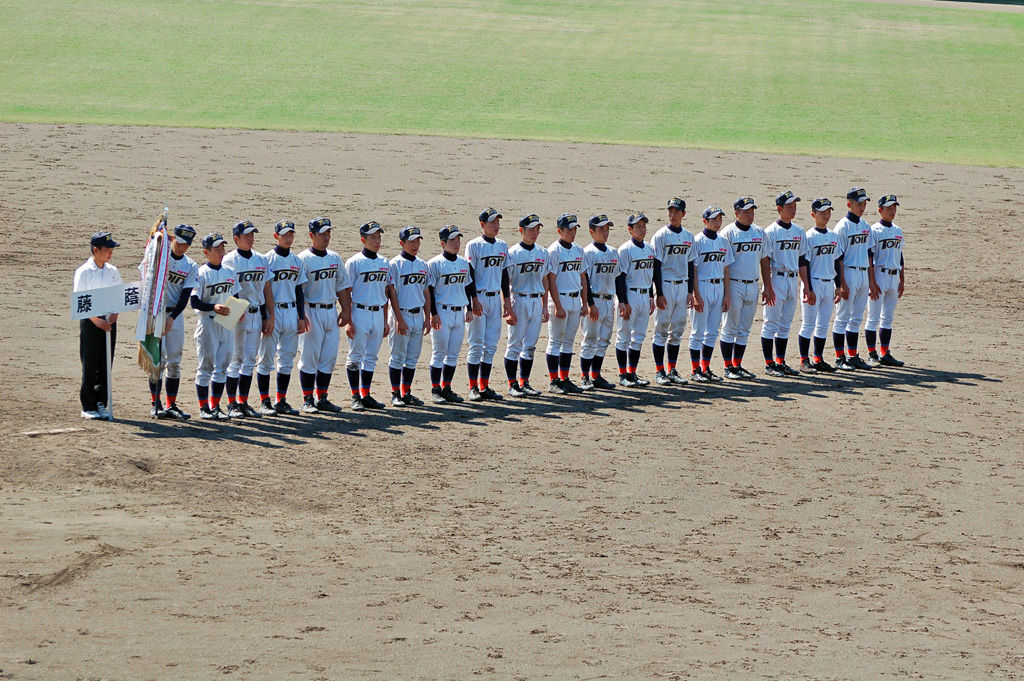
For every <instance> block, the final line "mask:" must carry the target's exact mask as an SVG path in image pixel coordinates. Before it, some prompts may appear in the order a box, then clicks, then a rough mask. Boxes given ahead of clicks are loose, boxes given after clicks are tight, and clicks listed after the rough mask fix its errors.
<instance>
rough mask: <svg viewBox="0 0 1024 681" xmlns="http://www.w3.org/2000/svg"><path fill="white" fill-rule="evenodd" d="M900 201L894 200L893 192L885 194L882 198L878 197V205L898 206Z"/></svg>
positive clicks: (881, 206)
mask: <svg viewBox="0 0 1024 681" xmlns="http://www.w3.org/2000/svg"><path fill="white" fill-rule="evenodd" d="M898 205H900V202H899V201H897V200H896V195H895V194H886V195H885V196H883V197H882V198H880V199H878V207H879V208H885V207H886V206H898Z"/></svg>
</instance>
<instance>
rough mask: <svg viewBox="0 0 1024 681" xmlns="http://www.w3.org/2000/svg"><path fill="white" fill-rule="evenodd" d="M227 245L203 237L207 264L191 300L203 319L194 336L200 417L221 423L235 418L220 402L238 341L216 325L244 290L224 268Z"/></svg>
mask: <svg viewBox="0 0 1024 681" xmlns="http://www.w3.org/2000/svg"><path fill="white" fill-rule="evenodd" d="M226 243H227V242H226V241H224V237H222V236H221V235H220V234H207V235H206V236H205V237H203V255H205V256H206V262H205V263H203V264H202V265H200V266H199V269H198V270H197V271H196V280H195V283H196V285H195V288H193V289H192V296H191V298H190V299H189V301H190V303H191V305H192V308H193V309H194V310H195V311H196V313H197V314H198V316H199V321H198V323H197V324H196V331H195V334H194V335H195V339H196V360H197V364H198V366H197V367H196V394H197V395H198V396H199V416H200V417H201V418H204V419H212V420H218V421H223V420H227V419H229V418H231V417H230V416H228V415H227V414H225V413H224V412H223V411H222V410H221V408H220V399H221V396H222V395H223V394H224V383H225V380H226V378H227V370H228V364H229V363H230V362H231V353H232V352H233V350H234V338H233V334H232V332H231V331H229V330H228V329H226V328H225V327H224V326H222V325H220V324H218V323H217V322H216V321H215V316H216V315H223V316H227V315H228V314H230V313H231V310H230V308H229V307H228V306H227V305H225V304H224V302H225V301H226V300H227V299H228V298H231V297H232V296H234V295H235V294H237V293H241V290H242V289H241V287H240V286H239V285H238V278H237V277H236V275H235V271H234V270H233V269H231V268H230V267H228V266H227V265H224V264H223V262H224V246H225V244H226Z"/></svg>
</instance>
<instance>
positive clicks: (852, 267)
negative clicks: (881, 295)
mask: <svg viewBox="0 0 1024 681" xmlns="http://www.w3.org/2000/svg"><path fill="white" fill-rule="evenodd" d="M843 267H845V268H846V269H848V270H866V269H867V267H855V266H853V265H843Z"/></svg>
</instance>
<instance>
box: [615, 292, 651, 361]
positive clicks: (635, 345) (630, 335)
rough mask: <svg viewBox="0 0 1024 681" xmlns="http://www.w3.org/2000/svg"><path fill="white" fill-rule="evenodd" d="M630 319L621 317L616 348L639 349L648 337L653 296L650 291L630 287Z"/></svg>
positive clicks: (628, 294)
mask: <svg viewBox="0 0 1024 681" xmlns="http://www.w3.org/2000/svg"><path fill="white" fill-rule="evenodd" d="M626 300H627V301H628V302H629V307H630V315H629V319H623V318H622V317H621V316H620V317H619V328H618V331H617V332H616V334H615V349H616V350H626V349H630V350H639V349H640V348H642V347H643V346H644V338H646V337H647V322H648V321H649V320H650V318H651V296H650V294H649V293H644V292H640V291H634V290H633V289H629V291H628V293H627V296H626Z"/></svg>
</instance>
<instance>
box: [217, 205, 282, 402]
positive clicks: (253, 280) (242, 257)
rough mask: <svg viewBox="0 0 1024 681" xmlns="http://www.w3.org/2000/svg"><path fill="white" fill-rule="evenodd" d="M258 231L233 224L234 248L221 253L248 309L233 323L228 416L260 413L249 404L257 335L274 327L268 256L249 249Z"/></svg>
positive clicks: (249, 225) (244, 223)
mask: <svg viewBox="0 0 1024 681" xmlns="http://www.w3.org/2000/svg"><path fill="white" fill-rule="evenodd" d="M258 231H259V230H258V229H256V225H254V224H252V222H250V221H249V220H243V221H241V222H238V223H235V226H234V227H233V228H232V230H231V233H232V236H233V237H234V239H235V250H233V251H232V252H230V253H228V254H227V255H226V256H224V266H225V267H230V268H231V269H233V270H234V271H235V276H236V277H237V281H238V286H239V288H240V289H241V292H240V295H239V297H240V298H241V299H242V300H245V301H246V302H248V303H249V310H248V311H247V312H246V313H245V314H243V315H242V318H241V319H240V320H239V322H238V325H237V326H235V337H234V350H233V352H232V355H231V364H229V365H228V379H227V392H228V416H230V417H231V418H242V417H246V416H259V415H260V414H259V412H257V411H256V410H255V409H253V408H252V407H250V406H249V388H251V387H252V372H253V370H254V369H255V368H256V359H257V356H258V355H259V350H260V338H261V337H265V336H267V335H268V334H270V333H271V332H272V331H273V330H274V294H273V292H272V290H271V287H270V278H269V277H268V276H267V274H268V266H267V259H266V258H264V257H263V256H262V255H260V254H259V253H253V250H252V246H253V242H254V241H255V239H256V232H258ZM236 393H237V400H236Z"/></svg>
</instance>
